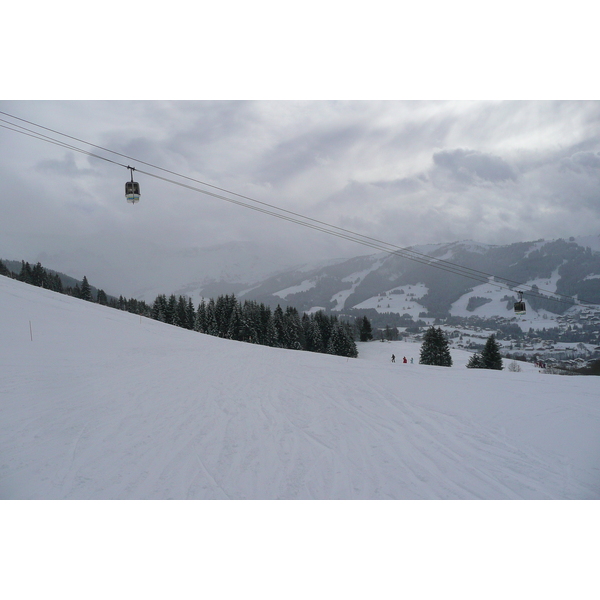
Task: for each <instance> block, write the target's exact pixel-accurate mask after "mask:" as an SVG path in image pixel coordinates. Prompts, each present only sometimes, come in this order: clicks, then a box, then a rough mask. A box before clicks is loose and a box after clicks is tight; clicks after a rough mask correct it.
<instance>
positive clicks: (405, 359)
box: [392, 354, 414, 365]
mask: <svg viewBox="0 0 600 600" xmlns="http://www.w3.org/2000/svg"><path fill="white" fill-rule="evenodd" d="M392 362H393V363H395V362H396V355H395V354H392ZM402 362H403V363H404V364H406V363H407V362H408V360H407V358H406V356H405V357H404V358H403V359H402ZM413 363H414V359H413V358H411V359H410V364H411V365H412V364H413Z"/></svg>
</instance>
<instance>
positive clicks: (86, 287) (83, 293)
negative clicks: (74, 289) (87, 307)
mask: <svg viewBox="0 0 600 600" xmlns="http://www.w3.org/2000/svg"><path fill="white" fill-rule="evenodd" d="M79 297H80V298H81V299H82V300H87V301H88V302H91V301H92V288H91V287H90V284H89V283H88V280H87V277H86V276H85V275H84V276H83V281H82V282H81V290H80V291H79Z"/></svg>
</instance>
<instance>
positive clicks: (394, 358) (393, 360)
mask: <svg viewBox="0 0 600 600" xmlns="http://www.w3.org/2000/svg"><path fill="white" fill-rule="evenodd" d="M392 362H396V357H395V356H394V355H393V354H392Z"/></svg>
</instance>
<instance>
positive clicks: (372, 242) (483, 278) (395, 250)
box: [0, 111, 595, 305]
mask: <svg viewBox="0 0 600 600" xmlns="http://www.w3.org/2000/svg"><path fill="white" fill-rule="evenodd" d="M0 114H4V115H6V116H9V117H11V118H14V119H17V120H19V121H22V122H25V123H28V124H30V125H33V126H35V127H39V128H41V129H44V130H46V131H51V132H52V133H56V134H58V135H61V136H63V137H66V138H69V139H72V140H75V141H78V142H81V143H84V144H87V145H89V146H92V147H95V148H99V149H101V150H104V151H106V152H110V153H112V154H116V155H118V156H122V157H124V158H128V159H130V160H133V161H136V162H139V163H141V164H145V165H147V166H150V167H152V168H155V169H158V170H161V171H164V172H167V173H170V174H172V175H175V176H177V177H181V178H183V179H187V180H190V181H194V182H196V183H199V184H201V185H204V186H208V187H211V188H213V189H216V190H219V191H222V192H225V193H227V194H231V195H233V196H237V197H238V198H243V199H245V200H249V201H251V202H254V203H255V204H257V205H260V206H264V207H267V208H260V206H253V205H250V204H247V203H245V202H241V201H237V200H234V199H232V198H228V197H227V196H223V195H221V194H216V193H214V192H210V191H208V190H204V189H201V188H197V187H195V186H191V185H187V184H184V183H181V182H178V181H175V180H172V179H169V178H166V177H161V176H159V175H156V174H154V173H149V172H146V171H141V170H139V169H135V170H136V171H138V172H140V173H142V174H144V175H148V176H150V177H154V178H156V179H161V180H163V181H165V182H168V183H172V184H175V185H179V186H181V187H185V188H188V189H190V190H193V191H196V192H200V193H203V194H206V195H209V196H212V197H214V198H218V199H221V200H225V201H227V202H230V203H233V204H237V205H239V206H244V207H246V208H249V209H251V210H255V211H257V212H261V213H264V214H268V215H270V216H274V217H277V218H279V219H282V220H285V221H289V222H292V223H296V224H298V225H302V226H304V227H308V228H310V229H314V230H316V231H321V232H323V233H328V234H329V235H333V236H336V237H339V238H341V239H346V240H349V241H352V242H355V243H359V244H362V245H364V246H367V247H370V248H374V249H376V250H379V251H382V252H386V253H388V254H393V255H396V256H399V257H401V258H405V259H407V260H411V261H414V262H417V263H420V264H424V265H429V266H431V267H434V268H437V269H440V270H442V271H446V272H448V273H452V274H454V275H461V276H463V277H466V278H469V279H473V280H475V281H478V282H481V283H491V284H493V285H497V286H498V287H500V288H503V289H506V290H508V291H510V292H513V291H514V290H513V288H516V287H521V288H525V289H528V290H529V291H528V292H527V294H528V295H530V296H534V297H539V298H544V299H551V300H554V301H556V302H560V303H564V304H569V305H572V304H575V303H577V302H578V303H580V304H581V303H583V304H595V303H593V302H589V301H586V300H581V299H575V298H573V297H571V296H567V295H564V294H559V293H557V292H552V291H550V290H544V289H541V288H537V292H536V291H534V290H533V287H532V286H531V285H529V284H524V283H521V282H517V281H514V280H511V279H508V278H506V277H499V276H497V275H494V274H491V273H486V272H484V271H479V270H477V269H472V268H470V267H464V266H462V265H458V264H456V263H452V262H450V261H445V260H443V259H436V258H434V257H431V256H429V255H427V254H422V253H419V252H416V251H414V250H411V249H408V248H402V247H400V246H397V245H394V244H390V243H388V242H384V241H382V240H378V239H376V238H371V237H369V236H365V235H363V234H360V233H356V232H353V231H350V230H347V229H344V228H342V227H337V226H335V225H331V224H328V223H325V222H324V221H319V220H317V219H313V218H311V217H306V216H304V215H301V214H299V213H295V212H293V211H289V210H286V209H283V208H280V207H277V206H274V205H271V204H268V203H266V202H262V201H260V200H256V199H254V198H250V197H248V196H244V195H242V194H238V193H236V192H231V191H229V190H226V189H224V188H220V187H218V186H214V185H212V184H209V183H206V182H203V181H200V180H197V179H194V178H192V177H188V176H186V175H182V174H180V173H176V172H174V171H170V170H169V169H164V168H162V167H159V166H157V165H153V164H151V163H147V162H144V161H141V160H138V159H136V158H134V157H131V156H127V155H126V154H121V153H119V152H116V151H114V150H110V149H108V148H104V147H102V146H98V145H96V144H92V143H90V142H87V141H85V140H81V139H79V138H76V137H73V136H70V135H67V134H63V133H61V132H59V131H56V130H54V129H50V128H48V127H44V126H42V125H38V124H36V123H33V122H31V121H27V120H25V119H21V118H19V117H15V116H13V115H11V114H9V113H6V112H4V111H0ZM0 121H2V122H4V123H9V124H10V125H12V126H13V127H18V128H19V129H12V128H10V127H6V126H4V125H0V127H4V128H5V129H9V130H11V131H15V132H16V133H22V134H24V135H28V136H29V137H33V138H35V139H39V140H41V141H46V142H49V143H53V144H55V145H58V146H61V147H64V148H67V149H70V150H74V151H77V152H81V153H83V154H86V155H88V156H91V157H94V158H99V159H101V160H105V161H107V162H110V163H112V164H116V165H118V166H121V167H124V168H131V167H129V166H128V165H124V164H122V163H119V162H116V161H113V160H111V159H108V158H106V157H104V156H100V155H97V154H94V153H92V152H89V151H87V150H84V149H82V148H79V147H77V146H74V145H72V144H67V143H65V142H62V141H60V140H56V139H55V138H52V137H50V136H48V135H45V134H42V133H39V132H37V131H33V130H31V129H27V128H26V127H23V126H21V125H18V124H16V123H11V122H10V121H6V120H5V119H0ZM269 209H273V210H269ZM274 211H280V212H274ZM281 213H286V214H287V215H291V216H286V214H281ZM302 219H303V220H302ZM540 292H546V293H547V294H549V295H550V296H546V295H545V294H542V293H540ZM561 298H564V299H565V300H561Z"/></svg>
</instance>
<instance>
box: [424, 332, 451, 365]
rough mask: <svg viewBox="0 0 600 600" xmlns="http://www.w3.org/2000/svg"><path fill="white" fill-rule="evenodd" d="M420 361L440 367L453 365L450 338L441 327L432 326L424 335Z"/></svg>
mask: <svg viewBox="0 0 600 600" xmlns="http://www.w3.org/2000/svg"><path fill="white" fill-rule="evenodd" d="M419 363H420V364H422V365H435V366H438V367H451V366H452V356H451V355H450V349H449V347H448V340H447V339H446V336H445V335H444V332H443V331H442V330H441V328H440V327H437V328H436V327H433V326H431V327H430V328H429V329H428V330H427V331H426V332H425V334H424V335H423V344H422V345H421V355H420V359H419Z"/></svg>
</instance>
